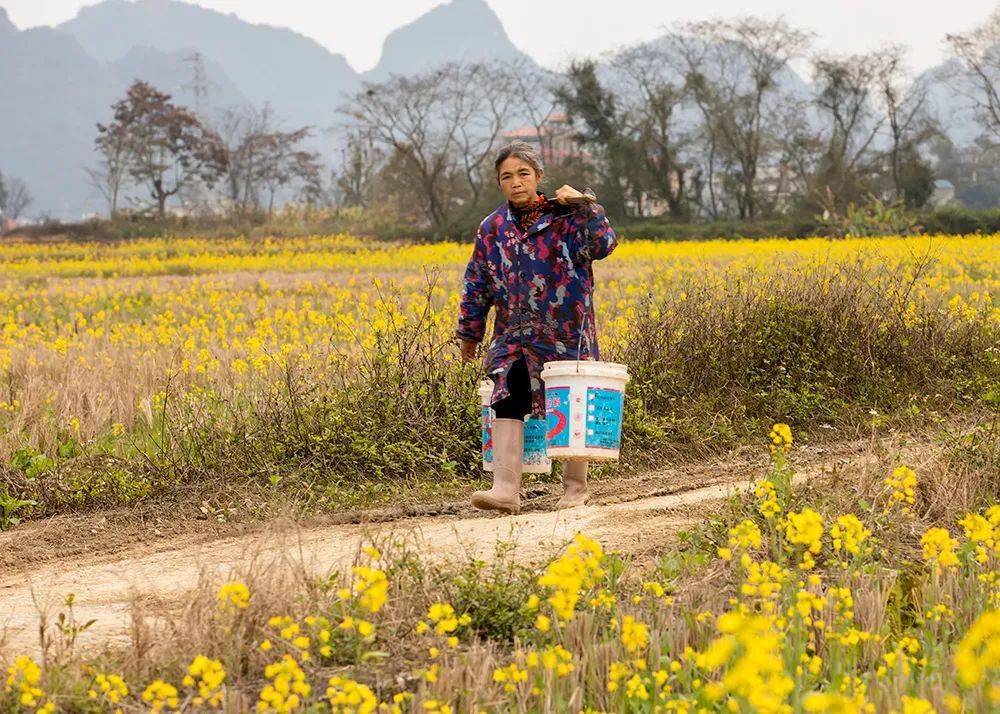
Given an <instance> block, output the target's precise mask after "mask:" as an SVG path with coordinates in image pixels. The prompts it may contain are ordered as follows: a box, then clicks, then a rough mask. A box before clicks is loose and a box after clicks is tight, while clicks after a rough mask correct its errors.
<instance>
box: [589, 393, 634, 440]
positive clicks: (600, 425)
mask: <svg viewBox="0 0 1000 714" xmlns="http://www.w3.org/2000/svg"><path fill="white" fill-rule="evenodd" d="M624 397H625V395H624V394H623V393H622V392H620V391H618V390H617V389H601V388H598V387H587V439H586V444H587V446H588V447H593V448H595V449H617V448H620V446H621V438H622V405H623V404H624Z"/></svg>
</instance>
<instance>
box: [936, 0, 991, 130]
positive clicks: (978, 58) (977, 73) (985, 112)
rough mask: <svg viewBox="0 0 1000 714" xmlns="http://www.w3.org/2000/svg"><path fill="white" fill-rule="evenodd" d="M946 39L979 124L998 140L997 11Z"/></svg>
mask: <svg viewBox="0 0 1000 714" xmlns="http://www.w3.org/2000/svg"><path fill="white" fill-rule="evenodd" d="M946 37H947V41H948V44H950V45H951V49H952V51H953V52H954V53H955V56H956V57H958V59H959V60H960V61H961V62H962V65H963V67H964V69H965V73H964V75H963V76H962V77H960V80H961V86H962V87H963V88H964V89H965V91H966V94H967V95H968V96H970V97H971V98H972V99H973V101H974V102H975V104H976V108H977V109H978V112H977V113H978V114H979V117H980V119H981V121H982V122H983V125H984V126H985V127H986V128H987V129H988V130H989V131H991V132H992V133H993V134H994V135H995V136H997V137H1000V8H998V9H997V10H995V11H994V12H993V14H992V15H990V16H989V18H988V19H987V20H986V22H984V23H983V24H982V25H980V26H979V27H977V28H976V29H974V30H972V31H970V32H966V33H964V34H950V35H946Z"/></svg>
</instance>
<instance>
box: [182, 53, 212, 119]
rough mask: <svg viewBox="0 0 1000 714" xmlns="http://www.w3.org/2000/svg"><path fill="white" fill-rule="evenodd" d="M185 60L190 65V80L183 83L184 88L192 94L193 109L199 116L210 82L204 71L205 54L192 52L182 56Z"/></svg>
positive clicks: (210, 85) (210, 87)
mask: <svg viewBox="0 0 1000 714" xmlns="http://www.w3.org/2000/svg"><path fill="white" fill-rule="evenodd" d="M184 61H185V62H188V63H189V64H190V65H191V81H190V82H189V83H188V84H185V85H183V88H184V89H190V90H191V93H192V94H194V111H195V114H197V115H199V116H201V115H202V110H203V109H204V101H205V99H206V98H207V97H208V93H209V90H211V89H212V83H211V82H210V81H209V79H208V74H207V73H206V72H205V56H204V55H203V54H202V53H201V52H197V51H196V52H194V53H193V54H190V55H188V56H187V57H185V58H184Z"/></svg>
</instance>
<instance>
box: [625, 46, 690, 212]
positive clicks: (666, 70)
mask: <svg viewBox="0 0 1000 714" xmlns="http://www.w3.org/2000/svg"><path fill="white" fill-rule="evenodd" d="M668 55H669V52H668V50H667V49H666V48H665V47H664V46H663V45H653V44H648V43H647V44H640V45H636V46H634V47H631V48H628V49H626V50H624V51H622V52H620V53H618V54H617V55H615V56H614V57H613V58H612V61H611V66H612V67H613V68H614V69H616V70H617V71H618V73H619V74H620V80H621V81H620V89H619V96H620V97H621V99H622V104H623V105H624V106H622V107H621V116H622V120H623V123H624V125H625V130H626V131H627V132H628V134H629V135H630V136H631V138H632V139H633V141H635V142H636V144H637V149H638V150H637V151H636V152H635V154H636V156H637V157H638V159H639V161H640V162H641V163H642V165H643V168H644V169H645V171H644V174H645V175H644V177H643V179H644V180H643V181H642V183H643V184H644V187H646V186H648V187H649V188H650V189H652V191H653V192H654V193H655V194H656V195H658V196H659V197H661V198H662V199H664V200H665V201H666V202H667V205H668V208H669V211H670V213H671V214H673V215H683V214H686V213H687V212H688V206H687V204H686V194H685V189H686V172H687V171H688V169H689V166H687V165H686V164H685V163H684V162H683V161H682V160H681V158H680V152H681V151H682V150H683V148H684V146H685V144H686V143H687V141H688V138H687V137H686V136H685V135H683V134H682V133H681V131H680V129H679V128H678V126H677V121H676V118H677V117H676V114H677V112H678V110H679V108H680V106H681V104H682V102H683V101H684V99H685V97H686V91H685V89H684V87H683V83H682V82H680V83H679V82H678V81H677V79H676V78H677V74H676V72H674V71H673V70H672V68H671V67H670V64H669V62H668Z"/></svg>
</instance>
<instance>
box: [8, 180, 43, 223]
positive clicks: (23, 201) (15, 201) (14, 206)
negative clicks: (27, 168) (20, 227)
mask: <svg viewBox="0 0 1000 714" xmlns="http://www.w3.org/2000/svg"><path fill="white" fill-rule="evenodd" d="M34 200H35V199H34V198H33V197H32V195H31V191H29V190H28V184H26V183H25V182H24V181H22V180H21V179H19V178H16V177H7V178H4V176H3V175H2V174H0V217H3V218H10V219H11V220H13V221H16V220H18V219H19V218H20V217H21V216H23V215H24V211H25V210H26V209H27V208H28V206H30V205H31V204H32V203H33V202H34Z"/></svg>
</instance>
